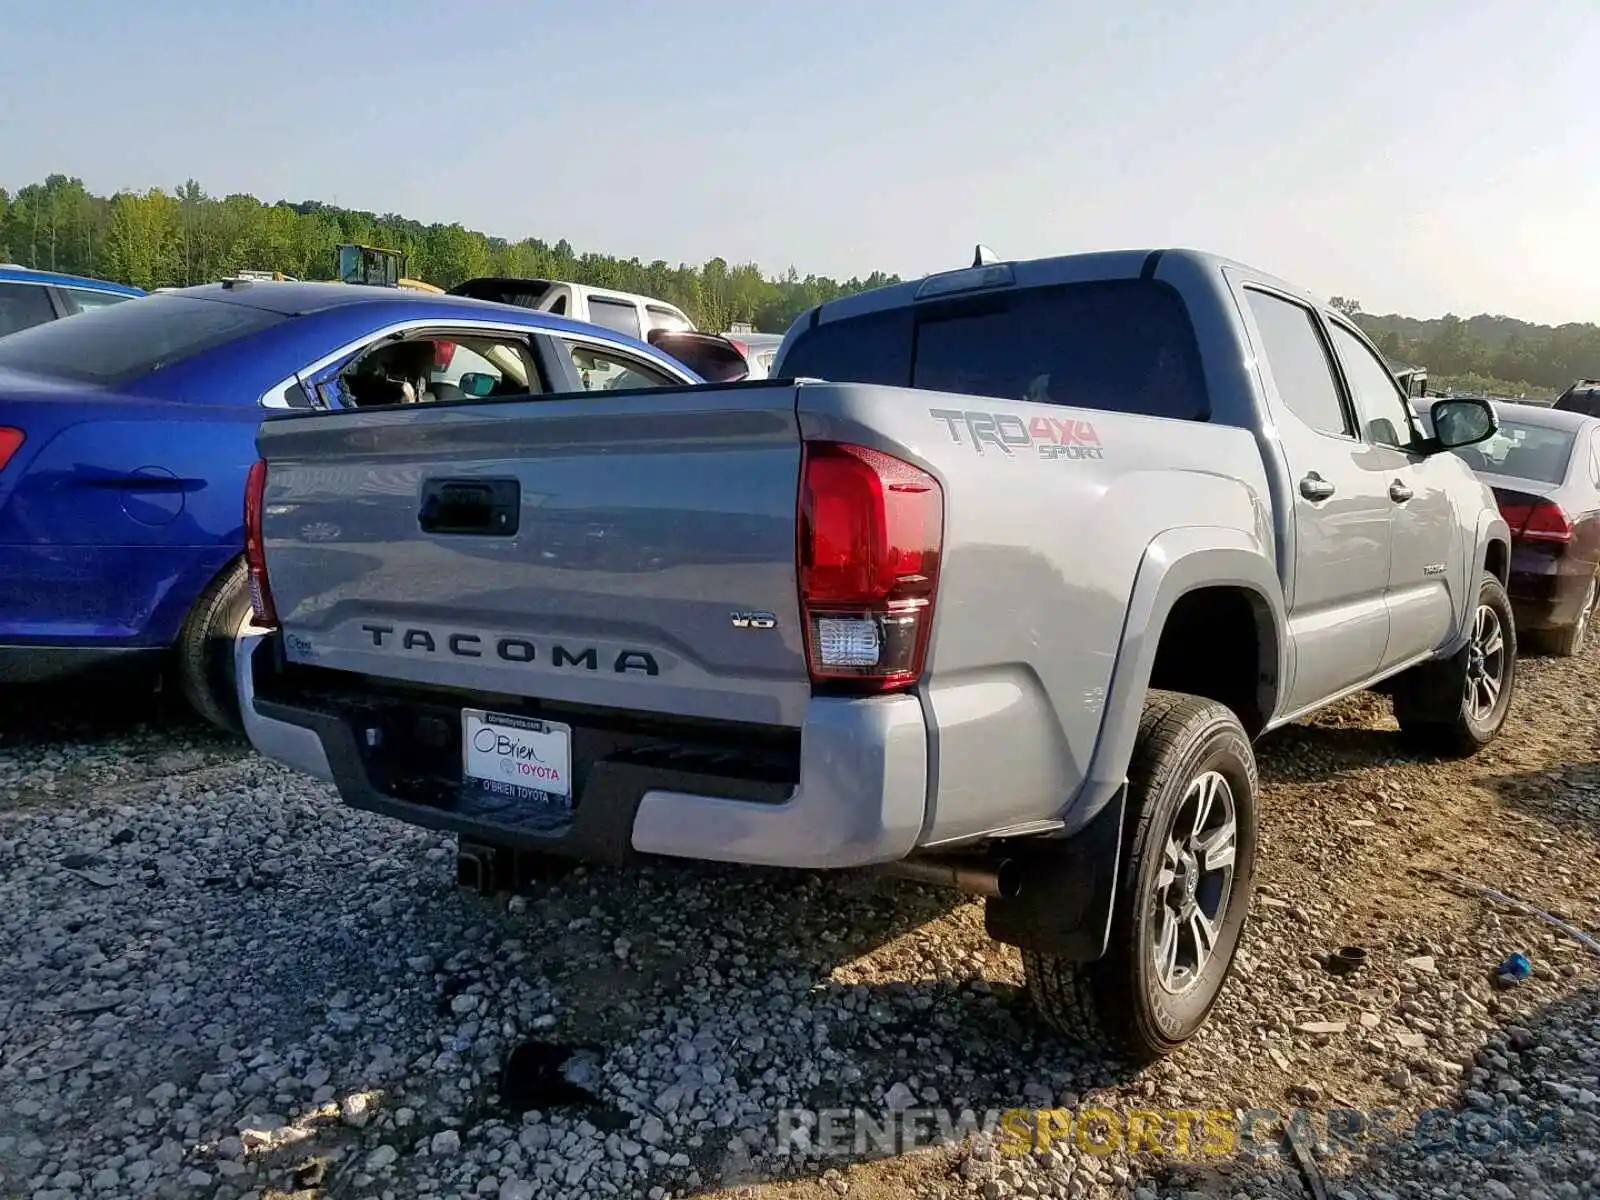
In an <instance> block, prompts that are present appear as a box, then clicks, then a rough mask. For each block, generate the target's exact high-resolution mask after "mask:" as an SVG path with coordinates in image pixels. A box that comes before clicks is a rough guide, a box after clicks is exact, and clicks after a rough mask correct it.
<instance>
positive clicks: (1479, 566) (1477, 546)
mask: <svg viewBox="0 0 1600 1200" xmlns="http://www.w3.org/2000/svg"><path fill="white" fill-rule="evenodd" d="M1474 537H1475V539H1476V540H1475V542H1474V545H1473V548H1472V557H1471V558H1470V559H1468V561H1469V562H1470V563H1471V564H1472V568H1473V569H1472V574H1471V575H1470V576H1469V577H1468V578H1467V580H1466V588H1465V590H1464V591H1463V593H1462V595H1463V597H1464V598H1465V603H1463V604H1462V606H1461V622H1460V624H1459V625H1458V626H1457V627H1456V634H1455V637H1454V638H1452V639H1451V641H1450V645H1449V646H1448V647H1447V650H1448V651H1449V652H1450V653H1454V652H1455V651H1457V650H1459V649H1460V648H1461V647H1462V646H1464V645H1466V643H1467V639H1468V638H1469V637H1471V636H1472V618H1473V614H1474V613H1475V612H1476V611H1477V595H1478V586H1479V585H1478V580H1480V579H1482V578H1483V574H1484V572H1485V571H1488V570H1489V544H1490V543H1491V542H1499V543H1500V544H1501V545H1503V546H1504V547H1505V556H1506V557H1505V570H1504V571H1496V572H1494V573H1493V574H1494V576H1495V578H1496V579H1498V580H1499V581H1500V582H1501V584H1502V585H1503V584H1505V582H1506V580H1507V577H1508V576H1509V575H1510V573H1511V526H1509V525H1508V524H1506V519H1505V518H1504V517H1503V516H1501V515H1500V511H1499V510H1498V509H1496V508H1489V509H1486V510H1485V511H1483V512H1481V513H1479V514H1478V527H1477V529H1476V530H1475V532H1474Z"/></svg>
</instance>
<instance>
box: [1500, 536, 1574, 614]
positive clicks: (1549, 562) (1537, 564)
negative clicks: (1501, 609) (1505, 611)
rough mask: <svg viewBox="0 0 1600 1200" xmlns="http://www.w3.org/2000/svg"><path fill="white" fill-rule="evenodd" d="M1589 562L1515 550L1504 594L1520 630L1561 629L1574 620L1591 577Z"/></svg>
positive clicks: (1543, 552)
mask: <svg viewBox="0 0 1600 1200" xmlns="http://www.w3.org/2000/svg"><path fill="white" fill-rule="evenodd" d="M1594 572H1595V566H1594V564H1593V563H1586V562H1581V561H1579V560H1578V559H1576V558H1573V557H1572V556H1570V555H1566V554H1561V555H1552V554H1550V553H1548V552H1546V551H1543V550H1542V549H1541V550H1540V551H1539V552H1533V551H1525V550H1518V551H1515V552H1514V553H1513V554H1512V557H1511V571H1510V576H1509V578H1508V580H1507V586H1506V592H1507V594H1508V595H1509V597H1510V599H1511V607H1512V611H1513V612H1514V613H1515V615H1516V618H1517V626H1518V628H1521V629H1561V628H1564V627H1566V626H1568V625H1571V624H1572V623H1573V622H1575V621H1576V620H1577V619H1578V609H1579V608H1580V607H1581V606H1582V604H1583V597H1584V594H1585V592H1586V591H1587V590H1588V587H1589V581H1590V580H1591V579H1593V578H1594Z"/></svg>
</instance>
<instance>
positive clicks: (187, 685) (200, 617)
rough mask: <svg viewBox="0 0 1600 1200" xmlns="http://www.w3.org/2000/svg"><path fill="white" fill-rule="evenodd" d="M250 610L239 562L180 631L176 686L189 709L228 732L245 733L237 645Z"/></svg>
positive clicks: (219, 579)
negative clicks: (236, 666) (235, 655)
mask: <svg viewBox="0 0 1600 1200" xmlns="http://www.w3.org/2000/svg"><path fill="white" fill-rule="evenodd" d="M249 611H250V592H249V589H248V585H247V583H246V579H245V566H244V559H242V558H238V559H235V560H234V561H233V562H231V563H229V564H228V566H227V567H226V568H225V569H224V570H223V571H222V573H221V574H219V575H218V576H217V577H216V578H215V579H213V580H212V581H211V582H210V583H208V584H207V585H206V587H205V590H204V591H202V592H201V593H200V597H199V599H197V600H196V601H195V602H194V607H193V608H191V609H190V610H189V615H188V616H187V617H186V618H185V619H184V622H183V628H182V629H181V630H179V632H178V645H177V648H176V652H175V653H176V658H177V662H176V672H177V676H178V686H179V687H180V688H181V689H182V690H183V698H184V699H185V700H187V701H188V702H189V707H191V708H193V709H194V710H195V712H197V713H199V714H200V715H201V716H202V717H204V718H205V719H206V720H207V721H210V722H211V724H213V725H215V726H216V727H217V728H219V729H223V730H226V731H228V732H229V733H243V732H244V721H243V720H242V719H241V717H240V715H239V690H238V682H237V680H236V679H235V678H234V669H233V643H234V638H235V636H236V635H237V634H238V632H239V626H240V625H241V624H242V623H243V621H244V618H245V615H246V614H247V613H248V612H249Z"/></svg>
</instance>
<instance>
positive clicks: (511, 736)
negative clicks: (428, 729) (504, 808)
mask: <svg viewBox="0 0 1600 1200" xmlns="http://www.w3.org/2000/svg"><path fill="white" fill-rule="evenodd" d="M461 757H462V761H461V771H462V776H463V777H464V779H465V781H466V782H467V783H469V784H473V785H475V786H477V787H480V788H482V789H484V790H485V791H490V792H495V793H497V794H499V795H502V796H513V797H516V798H519V799H527V800H531V801H535V802H538V803H542V804H545V805H548V806H550V807H552V808H560V809H566V810H570V809H571V808H572V727H571V726H570V725H563V724H561V723H560V722H558V721H536V720H534V719H532V718H531V717H516V716H510V715H507V714H505V713H492V712H485V711H484V710H483V709H481V708H464V709H462V710H461Z"/></svg>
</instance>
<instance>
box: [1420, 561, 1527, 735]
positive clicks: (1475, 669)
mask: <svg viewBox="0 0 1600 1200" xmlns="http://www.w3.org/2000/svg"><path fill="white" fill-rule="evenodd" d="M1516 678H1517V628H1516V620H1515V618H1514V617H1513V616H1512V613H1511V600H1510V599H1509V597H1507V596H1506V590H1505V588H1504V587H1502V586H1501V584H1500V581H1499V580H1498V579H1496V578H1495V577H1494V576H1493V575H1491V574H1489V573H1488V572H1485V573H1484V576H1483V579H1482V580H1481V581H1480V583H1479V584H1478V604H1477V608H1476V610H1475V612H1474V614H1473V618H1472V634H1471V636H1470V638H1469V639H1468V641H1467V644H1466V645H1465V646H1463V647H1462V648H1461V649H1460V650H1459V651H1458V652H1457V653H1455V654H1454V655H1452V656H1451V657H1449V658H1447V659H1444V660H1442V661H1439V662H1428V663H1423V664H1421V665H1420V666H1416V667H1412V668H1411V670H1409V671H1407V672H1406V673H1405V674H1404V675H1402V676H1401V677H1400V679H1399V680H1398V681H1397V685H1396V687H1395V690H1394V719H1395V720H1396V721H1397V722H1398V723H1399V725H1400V733H1401V736H1402V737H1404V738H1405V739H1406V740H1407V741H1409V742H1410V743H1412V744H1413V745H1415V746H1417V747H1418V748H1419V749H1422V750H1425V751H1427V752H1428V753H1431V754H1437V755H1443V756H1446V757H1450V758H1465V757H1467V756H1469V755H1472V754H1476V753H1477V752H1478V751H1479V750H1481V749H1483V747H1485V746H1487V745H1488V744H1489V743H1490V742H1492V741H1494V739H1495V737H1496V736H1497V735H1498V734H1499V732H1500V729H1501V727H1502V726H1503V725H1504V724H1505V722H1506V713H1507V712H1509V711H1510V708H1511V693H1512V691H1513V690H1514V689H1515V687H1516Z"/></svg>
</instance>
